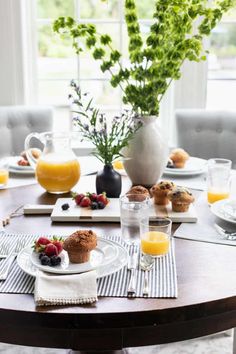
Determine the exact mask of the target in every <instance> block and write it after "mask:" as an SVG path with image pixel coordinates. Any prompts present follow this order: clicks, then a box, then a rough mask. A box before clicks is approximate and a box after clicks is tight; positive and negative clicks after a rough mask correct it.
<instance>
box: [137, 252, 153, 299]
mask: <svg viewBox="0 0 236 354" xmlns="http://www.w3.org/2000/svg"><path fill="white" fill-rule="evenodd" d="M153 265H154V258H152V257H149V256H146V255H142V256H141V259H140V268H141V269H142V270H143V271H144V285H143V296H144V297H148V295H149V292H150V288H149V279H148V272H149V271H150V270H151V269H152V268H153Z"/></svg>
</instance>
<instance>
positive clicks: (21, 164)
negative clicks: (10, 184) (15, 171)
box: [17, 159, 29, 166]
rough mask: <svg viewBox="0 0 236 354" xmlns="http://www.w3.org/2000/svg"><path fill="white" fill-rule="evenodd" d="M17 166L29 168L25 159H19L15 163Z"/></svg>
mask: <svg viewBox="0 0 236 354" xmlns="http://www.w3.org/2000/svg"><path fill="white" fill-rule="evenodd" d="M17 164H18V165H19V166H29V162H28V161H27V160H25V159H20V160H19V161H17Z"/></svg>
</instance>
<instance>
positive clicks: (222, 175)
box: [207, 158, 232, 204]
mask: <svg viewBox="0 0 236 354" xmlns="http://www.w3.org/2000/svg"><path fill="white" fill-rule="evenodd" d="M231 166H232V161H231V160H227V159H219V158H216V159H210V160H208V175H207V199H208V203H209V204H212V203H214V202H216V201H217V200H221V199H226V198H229V194H230V183H231V178H230V173H231Z"/></svg>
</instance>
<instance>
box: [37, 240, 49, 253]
mask: <svg viewBox="0 0 236 354" xmlns="http://www.w3.org/2000/svg"><path fill="white" fill-rule="evenodd" d="M50 242H51V241H50V240H49V239H48V238H47V237H43V236H41V237H39V238H38V240H37V241H35V242H34V250H35V251H36V252H38V253H40V252H43V251H44V249H45V247H46V245H48V244H49V243H50Z"/></svg>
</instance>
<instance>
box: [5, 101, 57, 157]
mask: <svg viewBox="0 0 236 354" xmlns="http://www.w3.org/2000/svg"><path fill="white" fill-rule="evenodd" d="M52 125H53V109H52V107H46V106H45V107H42V106H1V107H0V132H1V139H0V157H1V156H15V155H19V154H20V153H21V151H22V150H24V141H25V138H26V136H27V135H28V134H29V133H31V132H39V133H41V132H44V131H51V130H52Z"/></svg>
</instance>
